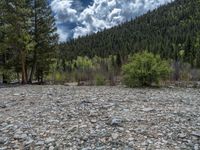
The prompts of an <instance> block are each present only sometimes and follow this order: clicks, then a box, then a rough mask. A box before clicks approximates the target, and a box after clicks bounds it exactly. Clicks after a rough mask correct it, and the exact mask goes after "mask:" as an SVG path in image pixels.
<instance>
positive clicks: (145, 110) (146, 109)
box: [143, 108, 155, 112]
mask: <svg viewBox="0 0 200 150" xmlns="http://www.w3.org/2000/svg"><path fill="white" fill-rule="evenodd" d="M154 110H155V109H153V108H144V109H143V111H144V112H150V111H154Z"/></svg>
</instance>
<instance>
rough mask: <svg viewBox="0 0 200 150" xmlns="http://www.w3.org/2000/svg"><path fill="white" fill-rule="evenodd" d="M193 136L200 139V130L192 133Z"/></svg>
mask: <svg viewBox="0 0 200 150" xmlns="http://www.w3.org/2000/svg"><path fill="white" fill-rule="evenodd" d="M192 135H193V136H197V137H200V130H199V131H193V132H192Z"/></svg>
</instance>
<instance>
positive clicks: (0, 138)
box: [0, 137, 7, 145]
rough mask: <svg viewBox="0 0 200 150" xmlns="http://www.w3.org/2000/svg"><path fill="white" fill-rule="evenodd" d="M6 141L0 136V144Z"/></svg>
mask: <svg viewBox="0 0 200 150" xmlns="http://www.w3.org/2000/svg"><path fill="white" fill-rule="evenodd" d="M6 141H7V138H3V137H0V145H1V144H4V143H5V142H6Z"/></svg>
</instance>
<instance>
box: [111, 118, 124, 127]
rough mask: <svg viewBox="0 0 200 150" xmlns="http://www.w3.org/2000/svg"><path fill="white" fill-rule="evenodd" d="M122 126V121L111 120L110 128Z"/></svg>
mask: <svg viewBox="0 0 200 150" xmlns="http://www.w3.org/2000/svg"><path fill="white" fill-rule="evenodd" d="M121 125H122V119H120V118H117V117H114V118H112V120H111V126H121Z"/></svg>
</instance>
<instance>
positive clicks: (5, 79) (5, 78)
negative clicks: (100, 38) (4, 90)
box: [2, 74, 8, 84]
mask: <svg viewBox="0 0 200 150" xmlns="http://www.w3.org/2000/svg"><path fill="white" fill-rule="evenodd" d="M2 77H3V84H7V83H8V81H7V79H8V78H7V77H6V75H5V74H3V75H2Z"/></svg>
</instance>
